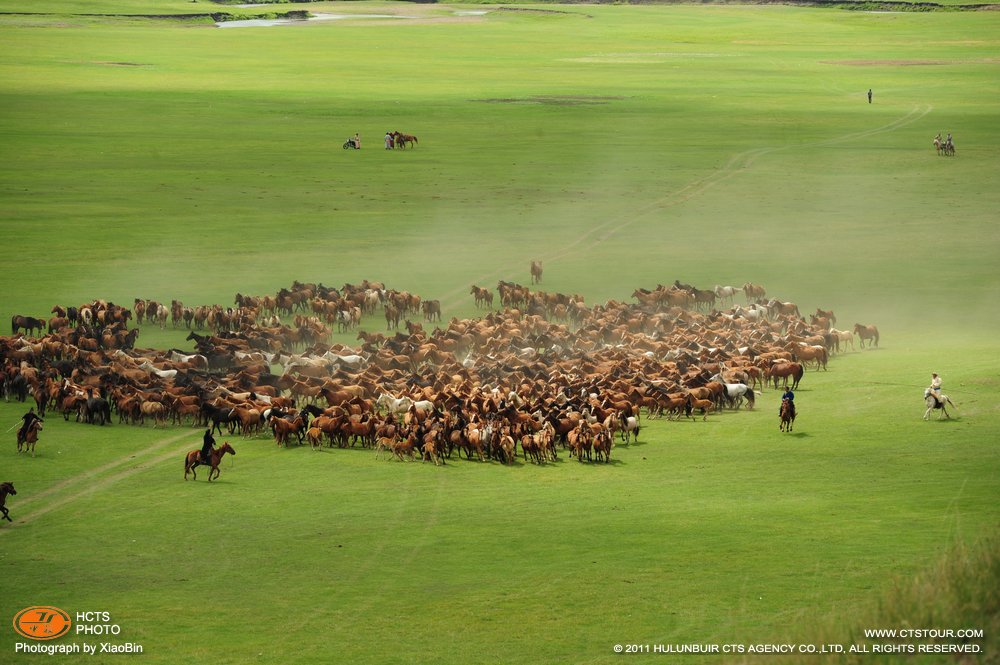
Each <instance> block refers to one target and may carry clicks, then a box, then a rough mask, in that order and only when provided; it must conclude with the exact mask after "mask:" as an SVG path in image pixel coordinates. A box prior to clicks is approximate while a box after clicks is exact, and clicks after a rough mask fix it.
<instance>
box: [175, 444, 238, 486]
mask: <svg viewBox="0 0 1000 665" xmlns="http://www.w3.org/2000/svg"><path fill="white" fill-rule="evenodd" d="M226 453H231V454H232V455H235V454H236V451H235V450H233V447H232V446H231V445H229V442H228V441H226V442H225V443H223V444H222V447H221V448H212V455H211V457H210V459H211V467H212V468H211V470H209V472H208V481H209V482H211V481H212V479H213V478H218V477H219V463H220V462H221V461H222V456H223V455H225V454H226ZM201 464H204V462H202V461H201V449H200V448H199V449H198V450H192V451H191V452H189V453H188V454H187V455H185V456H184V480H187V479H188V473H189V472H190V473H191V475H193V476H194V479H195V480H198V474H197V472H195V470H194V469H195V467H196V466H199V465H201Z"/></svg>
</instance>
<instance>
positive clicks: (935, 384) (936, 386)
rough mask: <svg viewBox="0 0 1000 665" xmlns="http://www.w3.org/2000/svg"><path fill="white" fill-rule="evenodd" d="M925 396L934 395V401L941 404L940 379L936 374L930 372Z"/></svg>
mask: <svg viewBox="0 0 1000 665" xmlns="http://www.w3.org/2000/svg"><path fill="white" fill-rule="evenodd" d="M927 394H929V395H934V399H936V400H937V401H938V404H940V403H941V377H940V376H938V375H937V372H931V385H929V386H928V387H927Z"/></svg>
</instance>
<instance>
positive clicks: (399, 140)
mask: <svg viewBox="0 0 1000 665" xmlns="http://www.w3.org/2000/svg"><path fill="white" fill-rule="evenodd" d="M393 135H394V137H395V139H396V147H397V148H401V149H403V150H405V149H406V144H407V143H409V144H410V147H411V148H412V147H413V144H415V143H420V141H418V140H417V137H416V136H413V135H412V134H404V133H403V132H393Z"/></svg>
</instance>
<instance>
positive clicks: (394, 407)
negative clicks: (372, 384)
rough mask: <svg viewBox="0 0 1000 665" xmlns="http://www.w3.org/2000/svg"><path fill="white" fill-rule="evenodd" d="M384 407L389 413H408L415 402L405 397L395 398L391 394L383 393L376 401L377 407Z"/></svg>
mask: <svg viewBox="0 0 1000 665" xmlns="http://www.w3.org/2000/svg"><path fill="white" fill-rule="evenodd" d="M381 406H384V407H385V409H386V411H388V412H389V413H406V412H407V411H409V410H410V407H411V406H413V400H412V399H410V398H409V397H406V396H405V395H404V396H403V397H393V396H392V395H390V394H389V393H382V394H380V395H379V396H378V399H377V400H375V407H376V408H378V407H381Z"/></svg>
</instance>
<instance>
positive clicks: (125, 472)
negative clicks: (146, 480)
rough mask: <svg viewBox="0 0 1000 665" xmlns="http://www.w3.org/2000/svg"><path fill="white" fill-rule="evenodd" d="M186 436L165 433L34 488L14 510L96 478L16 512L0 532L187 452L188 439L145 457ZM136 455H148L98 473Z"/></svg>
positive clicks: (138, 456) (187, 434)
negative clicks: (123, 453) (116, 456)
mask: <svg viewBox="0 0 1000 665" xmlns="http://www.w3.org/2000/svg"><path fill="white" fill-rule="evenodd" d="M190 436H191V434H190V433H183V434H178V435H176V436H172V437H168V438H166V439H161V440H160V441H158V442H156V443H155V444H153V445H152V446H149V447H148V448H144V449H142V450H140V451H138V452H136V453H135V454H133V455H131V456H129V457H128V458H126V459H124V460H116V461H114V462H109V463H107V464H105V465H103V466H100V467H98V468H96V469H90V470H88V471H85V472H83V473H80V474H77V475H76V476H73V477H71V478H67V479H66V480H63V481H61V482H59V483H57V484H55V485H53V486H52V487H50V488H48V489H46V490H43V491H41V492H38V493H37V494H34V495H32V496H31V497H29V498H28V499H26V500H25V501H22V502H19V505H18V511H19V513H20V509H21V508H22V507H24V506H25V505H28V506H31V505H33V504H35V503H38V502H39V501H42V500H44V499H46V498H48V497H51V496H52V495H54V494H57V493H58V492H60V491H62V490H64V489H66V488H70V487H73V486H75V485H78V484H80V483H85V482H87V481H89V480H92V479H94V478H97V481H96V482H94V483H91V484H89V485H86V486H85V487H83V488H78V489H76V490H75V491H73V492H72V493H70V494H67V495H66V496H62V497H59V498H57V499H55V500H53V501H49V502H47V503H45V504H44V505H43V506H40V507H39V508H36V509H35V510H33V511H31V510H29V511H28V512H27V513H20V514H19V515H18V517H17V519H15V520H14V522H13V523H12V524H10V525H9V527H8V529H4V530H3V531H0V534H2V533H3V532H4V531H8V530H9V528H10V527H16V526H18V525H22V524H28V523H30V522H33V521H34V520H36V519H38V518H39V517H42V516H43V515H46V514H47V513H50V512H52V511H53V510H56V509H57V508H61V507H63V506H65V505H67V504H69V503H73V502H75V501H77V500H79V499H82V498H84V497H86V496H89V495H91V494H94V493H96V492H100V491H102V490H104V489H107V488H108V487H110V486H111V485H114V484H115V483H117V482H119V481H121V480H124V479H126V478H128V477H130V476H134V475H135V474H137V473H140V472H142V471H146V470H148V469H150V468H152V467H154V466H156V465H158V464H162V463H164V462H166V461H169V460H170V459H175V458H176V457H178V456H179V455H181V454H183V453H184V452H187V451H188V450H191V443H190V442H188V443H187V444H185V446H184V449H183V450H178V449H173V448H172V449H171V450H169V451H167V452H165V453H162V454H161V455H159V456H157V457H153V458H148V457H149V455H152V454H155V453H157V452H158V451H161V450H163V449H164V448H167V447H169V446H173V445H176V444H177V443H178V442H179V441H181V440H183V439H189V438H190ZM137 458H148V459H145V460H143V461H141V462H139V463H137V464H135V465H134V466H129V467H128V468H126V469H122V470H120V471H118V472H117V473H112V474H110V475H107V476H104V477H101V476H102V474H104V473H106V472H107V471H110V470H112V469H115V468H117V467H120V466H123V465H127V464H128V463H129V462H130V461H132V460H135V459H137Z"/></svg>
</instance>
